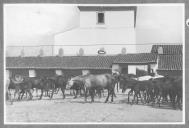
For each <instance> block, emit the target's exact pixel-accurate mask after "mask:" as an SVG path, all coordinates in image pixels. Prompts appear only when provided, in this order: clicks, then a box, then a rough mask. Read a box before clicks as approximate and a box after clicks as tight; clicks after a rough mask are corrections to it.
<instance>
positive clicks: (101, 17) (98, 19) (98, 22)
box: [97, 12, 104, 24]
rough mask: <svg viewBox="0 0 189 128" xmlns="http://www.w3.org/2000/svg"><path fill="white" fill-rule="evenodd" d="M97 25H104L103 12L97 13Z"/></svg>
mask: <svg viewBox="0 0 189 128" xmlns="http://www.w3.org/2000/svg"><path fill="white" fill-rule="evenodd" d="M97 24H104V12H98V13H97Z"/></svg>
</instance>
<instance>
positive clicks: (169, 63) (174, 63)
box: [158, 55, 182, 70]
mask: <svg viewBox="0 0 189 128" xmlns="http://www.w3.org/2000/svg"><path fill="white" fill-rule="evenodd" d="M158 70H182V55H159V62H158Z"/></svg>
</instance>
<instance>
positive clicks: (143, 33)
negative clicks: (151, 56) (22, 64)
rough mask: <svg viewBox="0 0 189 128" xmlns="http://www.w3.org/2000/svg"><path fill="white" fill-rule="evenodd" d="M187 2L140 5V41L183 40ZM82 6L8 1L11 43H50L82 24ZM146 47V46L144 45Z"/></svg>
mask: <svg viewBox="0 0 189 128" xmlns="http://www.w3.org/2000/svg"><path fill="white" fill-rule="evenodd" d="M183 9H184V8H183V6H180V5H179V6H177V5H174V6H172V5H166V6H138V7H137V20H136V29H135V30H136V43H137V44H148V43H183V23H184V20H183ZM78 21H79V10H78V8H77V7H76V6H65V5H62V4H37V5H36V4H5V5H4V23H5V24H4V39H5V43H6V45H7V46H12V45H14V46H16V45H18V46H23V45H24V46H27V45H49V44H52V42H53V41H54V35H56V34H58V33H63V32H66V31H69V30H71V29H74V28H77V27H79V22H78ZM144 49H145V47H144Z"/></svg>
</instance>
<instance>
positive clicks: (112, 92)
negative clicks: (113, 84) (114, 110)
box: [111, 90, 114, 102]
mask: <svg viewBox="0 0 189 128" xmlns="http://www.w3.org/2000/svg"><path fill="white" fill-rule="evenodd" d="M111 94H112V98H111V102H113V101H114V99H113V98H114V90H112V91H111Z"/></svg>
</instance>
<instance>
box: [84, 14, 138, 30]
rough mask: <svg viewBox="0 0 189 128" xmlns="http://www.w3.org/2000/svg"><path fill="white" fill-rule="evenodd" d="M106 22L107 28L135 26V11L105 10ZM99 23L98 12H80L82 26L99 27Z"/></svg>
mask: <svg viewBox="0 0 189 128" xmlns="http://www.w3.org/2000/svg"><path fill="white" fill-rule="evenodd" d="M104 18H105V24H104V25H103V26H105V27H107V28H112V27H114V28H117V27H118V28H119V27H131V28H133V27H134V11H104ZM99 26H102V25H98V24H97V12H96V11H89V12H85V11H84V12H82V11H81V12H80V27H81V28H83V27H84V28H86V27H92V28H94V27H99Z"/></svg>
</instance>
